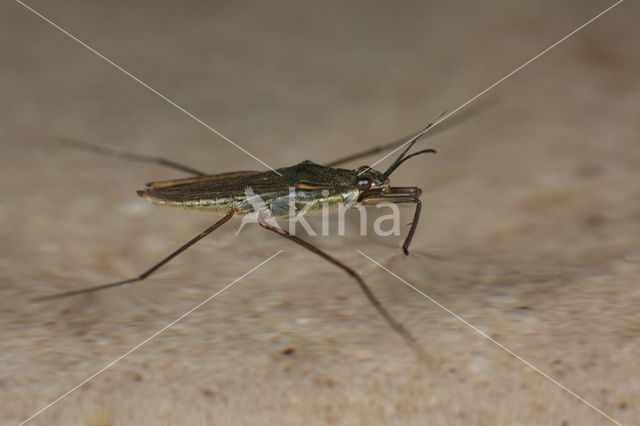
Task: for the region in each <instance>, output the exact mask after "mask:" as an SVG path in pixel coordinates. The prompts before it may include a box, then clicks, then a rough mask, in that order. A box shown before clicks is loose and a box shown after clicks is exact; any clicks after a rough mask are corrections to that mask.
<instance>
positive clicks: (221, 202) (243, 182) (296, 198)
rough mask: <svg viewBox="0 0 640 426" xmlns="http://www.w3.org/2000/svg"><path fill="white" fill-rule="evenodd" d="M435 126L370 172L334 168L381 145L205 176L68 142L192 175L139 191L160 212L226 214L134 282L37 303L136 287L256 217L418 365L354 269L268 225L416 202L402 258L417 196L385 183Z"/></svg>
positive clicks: (416, 192)
mask: <svg viewBox="0 0 640 426" xmlns="http://www.w3.org/2000/svg"><path fill="white" fill-rule="evenodd" d="M436 120H437V119H436ZM436 122H437V121H433V122H431V123H429V125H428V126H427V127H426V128H425V129H423V130H422V131H421V132H419V133H418V134H417V135H415V136H414V137H412V138H411V139H409V140H408V141H407V142H406V143H405V144H406V145H407V146H406V148H404V150H403V151H402V153H401V154H400V155H399V156H398V157H397V158H396V160H395V161H394V162H393V163H392V164H391V166H389V168H388V169H387V170H386V171H385V172H379V171H376V170H374V169H372V168H370V167H368V166H362V167H359V168H357V169H355V170H348V169H341V168H336V167H334V166H336V165H338V164H340V163H342V162H344V161H347V160H352V159H356V158H359V157H362V156H365V155H368V154H370V153H372V152H375V151H377V150H380V149H381V148H380V147H379V148H374V149H373V150H368V151H366V152H363V153H360V154H356V155H352V156H349V157H347V158H345V159H342V160H338V161H334V162H333V163H330V164H329V165H327V166H322V165H319V164H315V163H313V162H311V161H303V162H302V163H300V164H297V165H295V166H292V167H285V168H281V169H278V170H276V171H273V170H272V171H267V172H258V171H240V172H232V173H223V174H214V175H209V174H205V173H202V172H200V171H198V170H195V169H192V168H189V167H186V166H183V165H181V164H178V163H175V162H172V161H168V160H165V159H161V158H155V157H147V156H142V155H139V154H132V153H127V152H123V151H119V150H114V149H111V148H105V147H101V146H95V145H89V144H85V143H82V142H78V141H73V140H67V141H66V143H67V144H71V145H73V146H75V147H78V148H81V149H88V150H91V151H96V152H99V153H102V154H106V155H110V156H115V157H120V158H124V159H128V160H133V161H140V162H154V163H159V164H162V165H165V166H169V167H172V168H175V169H179V170H182V171H186V172H188V173H190V174H192V175H194V176H192V177H189V178H185V179H177V180H169V181H159V182H152V183H150V184H147V187H146V188H145V189H143V190H140V191H138V195H140V196H141V197H142V198H144V199H145V200H147V201H149V202H151V203H153V204H157V205H161V206H169V207H179V208H184V209H196V210H205V211H206V210H212V211H216V212H221V213H224V216H223V217H222V218H221V219H220V220H218V221H217V222H215V223H214V224H213V225H211V226H210V227H209V228H207V229H205V230H204V231H203V232H201V233H200V234H198V235H197V236H196V237H195V238H193V239H191V240H190V241H188V242H187V243H185V244H184V245H182V246H181V247H180V248H178V249H177V250H175V251H174V252H173V253H171V254H170V255H168V256H167V257H166V258H164V259H163V260H161V261H160V262H158V263H157V264H155V265H154V266H152V267H151V268H150V269H148V270H147V271H145V272H143V273H142V274H140V275H139V276H137V277H134V278H130V279H126V280H122V281H117V282H113V283H108V284H102V285H98V286H94V287H87V288H82V289H79V290H73V291H67V292H64V293H58V294H54V295H49V296H43V297H39V298H36V299H35V300H51V299H57V298H62V297H67V296H74V295H78V294H85V293H90V292H95V291H98V290H104V289H107V288H111V287H117V286H121V285H124V284H129V283H133V282H138V281H142V280H144V279H146V278H147V277H149V276H150V275H151V274H153V273H154V272H155V271H156V270H158V269H159V268H161V267H162V266H164V265H165V264H167V263H168V262H169V261H170V260H171V259H173V258H174V257H176V256H177V255H179V254H180V253H182V252H183V251H185V250H186V249H188V248H189V247H191V246H192V245H193V244H195V243H196V242H198V241H199V240H201V239H202V238H204V237H205V236H207V235H208V234H210V233H211V232H213V231H214V230H215V229H217V228H218V227H220V226H221V225H223V224H224V223H226V222H227V221H228V220H229V219H231V217H232V216H234V215H236V214H255V215H256V217H257V222H258V224H259V225H260V226H262V227H263V228H265V229H267V230H269V231H272V232H275V233H277V234H279V235H281V236H283V237H285V238H287V239H289V240H290V241H292V242H294V243H296V244H298V245H300V246H302V247H304V248H306V249H308V250H310V251H312V252H313V253H315V254H317V255H318V256H320V257H322V258H324V259H325V260H327V261H329V262H331V263H332V264H334V265H336V266H337V267H339V268H340V269H342V270H344V271H345V272H347V273H348V274H349V275H350V276H351V277H353V278H354V279H355V280H356V281H357V283H358V285H359V286H360V288H361V289H362V291H363V292H364V293H365V295H366V296H367V298H368V299H369V301H370V302H371V303H372V305H373V306H374V307H375V308H376V310H377V311H378V312H379V313H380V315H381V316H382V317H383V318H384V319H385V320H386V321H387V323H388V324H389V325H390V326H391V328H393V330H395V331H396V332H397V333H398V334H399V335H400V336H401V337H402V338H403V339H404V340H405V342H406V343H407V344H408V345H409V346H410V347H411V349H412V350H413V351H414V352H415V353H416V355H417V356H418V357H419V358H420V359H422V360H426V359H427V358H428V357H427V355H426V354H425V353H424V351H423V350H422V348H421V347H420V346H419V345H418V343H417V342H416V340H415V338H414V337H413V336H412V335H411V334H410V333H409V332H408V331H407V330H406V329H405V328H404V327H403V326H402V324H400V323H399V322H398V321H397V320H396V319H395V318H394V317H393V316H392V315H391V314H390V313H389V312H388V311H387V310H386V309H385V308H384V306H383V305H382V304H381V303H380V301H379V300H378V299H377V298H376V297H375V295H374V294H373V292H372V291H371V290H370V289H369V287H368V286H367V285H366V283H365V282H364V281H363V280H362V278H361V277H360V276H359V275H358V274H357V273H356V272H355V271H354V270H353V269H351V268H350V267H348V266H347V265H345V264H344V263H342V262H340V261H339V260H337V259H335V258H334V257H332V256H330V255H328V254H327V253H325V252H324V251H322V250H320V249H319V248H317V247H316V246H314V245H312V244H310V243H308V242H306V241H304V240H302V239H300V238H299V237H297V236H295V235H292V234H290V233H288V232H286V231H284V230H282V229H281V228H280V227H278V226H274V224H273V222H270V221H269V219H272V218H276V217H281V216H285V215H288V214H289V213H290V210H289V209H290V208H291V207H293V209H294V210H295V211H300V210H302V209H307V208H319V207H321V206H323V205H325V204H326V205H335V204H338V203H355V202H358V203H361V204H364V205H368V204H377V203H380V202H391V203H407V202H409V203H414V204H415V213H414V217H413V221H412V222H411V228H410V229H409V232H408V234H407V236H406V238H405V241H404V244H403V246H402V249H403V252H404V253H405V254H407V255H408V254H409V252H408V247H409V244H410V243H411V239H412V238H413V234H414V232H415V229H416V226H417V224H418V219H419V217H420V206H421V203H420V200H419V199H418V197H419V196H420V194H421V192H422V191H421V190H420V188H418V187H393V186H391V184H390V179H389V176H390V175H391V173H393V171H394V170H396V169H397V168H398V167H399V166H400V165H401V164H402V163H403V162H404V161H406V160H407V159H409V158H411V157H414V156H416V155H420V154H424V153H428V152H435V151H434V150H432V149H425V150H422V151H418V152H416V153H414V154H411V155H408V156H407V155H406V154H407V152H408V151H409V150H410V149H411V147H412V146H413V145H414V144H415V143H416V141H417V140H418V139H419V138H420V137H421V136H422V135H423V134H424V133H425V132H426V131H427V130H428V129H429V128H431V127H432V126H433V125H434V124H435V123H436ZM402 142H404V139H403V140H401V141H396V142H393V143H392V144H389V145H386V146H385V147H384V148H387V147H392V146H396V145H400V144H401V143H402ZM292 188H293V189H295V191H291V189H292ZM256 196H257V197H259V198H260V203H255V202H254V201H255V197H256ZM256 206H258V207H256Z"/></svg>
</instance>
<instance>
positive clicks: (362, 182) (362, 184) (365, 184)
mask: <svg viewBox="0 0 640 426" xmlns="http://www.w3.org/2000/svg"><path fill="white" fill-rule="evenodd" d="M356 187H357V188H358V189H359V190H360V191H366V190H367V189H369V188H371V180H369V179H367V178H360V179H358V182H356Z"/></svg>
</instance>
